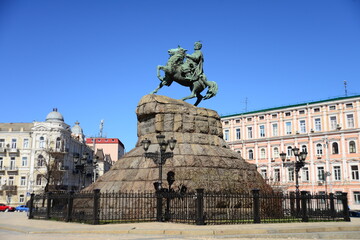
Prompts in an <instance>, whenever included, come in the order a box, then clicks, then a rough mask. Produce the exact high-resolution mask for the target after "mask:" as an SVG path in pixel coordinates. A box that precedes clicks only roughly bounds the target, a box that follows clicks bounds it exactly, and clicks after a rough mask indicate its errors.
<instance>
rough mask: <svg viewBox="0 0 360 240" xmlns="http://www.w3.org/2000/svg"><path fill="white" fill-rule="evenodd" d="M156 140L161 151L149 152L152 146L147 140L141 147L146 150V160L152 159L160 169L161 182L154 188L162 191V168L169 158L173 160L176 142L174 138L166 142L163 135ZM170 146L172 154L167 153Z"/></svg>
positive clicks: (156, 183) (143, 141)
mask: <svg viewBox="0 0 360 240" xmlns="http://www.w3.org/2000/svg"><path fill="white" fill-rule="evenodd" d="M156 139H157V142H158V145H159V147H160V151H156V152H147V151H148V149H149V147H150V145H151V141H150V140H148V139H147V138H145V139H144V140H142V141H141V145H142V146H143V149H144V150H145V154H144V156H145V157H146V158H151V159H152V160H153V161H154V163H155V164H156V165H157V166H158V168H159V180H158V182H155V183H154V187H155V189H156V190H161V189H162V167H163V165H164V164H165V162H166V160H167V159H168V158H172V157H173V156H174V154H173V152H172V151H173V150H174V148H175V145H176V140H175V139H174V138H171V139H169V140H165V136H164V135H162V134H159V135H157V136H156ZM168 146H169V148H170V150H171V152H166V149H167V147H168Z"/></svg>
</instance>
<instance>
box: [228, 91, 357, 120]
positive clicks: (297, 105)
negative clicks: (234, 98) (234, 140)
mask: <svg viewBox="0 0 360 240" xmlns="http://www.w3.org/2000/svg"><path fill="white" fill-rule="evenodd" d="M357 97H360V95H354V96H349V97H338V98H331V99H326V100H320V101H313V102H305V103H299V104H294V105H287V106H281V107H274V108H266V109H262V110H256V111H250V112H243V113H237V114H231V115H224V116H221V118H227V117H235V116H239V115H247V114H254V113H260V112H270V111H275V110H281V109H285V108H292V107H300V106H306V105H310V104H318V103H325V102H332V101H339V100H346V99H352V98H357Z"/></svg>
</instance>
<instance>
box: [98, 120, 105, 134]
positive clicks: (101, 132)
mask: <svg viewBox="0 0 360 240" xmlns="http://www.w3.org/2000/svg"><path fill="white" fill-rule="evenodd" d="M103 129H104V119H102V120H101V121H100V132H99V137H102V135H103Z"/></svg>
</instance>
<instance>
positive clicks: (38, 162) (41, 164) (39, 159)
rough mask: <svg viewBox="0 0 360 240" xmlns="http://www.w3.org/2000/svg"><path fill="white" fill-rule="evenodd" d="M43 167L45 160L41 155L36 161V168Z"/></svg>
mask: <svg viewBox="0 0 360 240" xmlns="http://www.w3.org/2000/svg"><path fill="white" fill-rule="evenodd" d="M44 165H45V159H44V157H43V155H39V156H38V159H37V166H38V167H42V166H44Z"/></svg>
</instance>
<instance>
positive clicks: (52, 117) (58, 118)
mask: <svg viewBox="0 0 360 240" xmlns="http://www.w3.org/2000/svg"><path fill="white" fill-rule="evenodd" d="M46 121H47V122H64V117H63V115H62V114H61V113H59V112H58V111H57V108H54V109H53V111H52V112H50V113H49V114H48V115H47V116H46Z"/></svg>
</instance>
